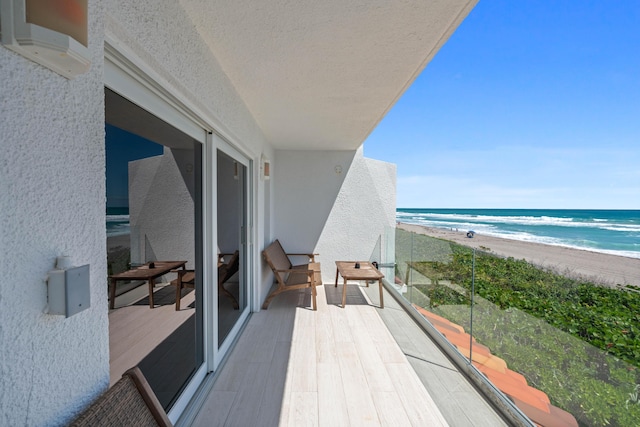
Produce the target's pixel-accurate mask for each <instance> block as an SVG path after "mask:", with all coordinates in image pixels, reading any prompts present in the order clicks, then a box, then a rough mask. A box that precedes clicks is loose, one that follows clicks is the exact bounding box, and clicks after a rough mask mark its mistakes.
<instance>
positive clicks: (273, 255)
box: [262, 239, 292, 273]
mask: <svg viewBox="0 0 640 427" xmlns="http://www.w3.org/2000/svg"><path fill="white" fill-rule="evenodd" d="M262 254H263V255H264V258H265V259H266V260H267V263H268V264H269V266H270V267H271V269H273V270H289V269H291V265H292V264H291V260H290V259H289V257H288V256H287V254H286V252H285V251H284V249H282V245H281V244H280V241H279V240H278V239H276V240H275V241H274V242H273V243H272V244H270V245H269V246H267V247H266V248H265V249H264V251H262ZM274 273H275V271H274Z"/></svg>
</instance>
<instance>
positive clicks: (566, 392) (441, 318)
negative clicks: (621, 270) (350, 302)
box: [379, 229, 640, 426]
mask: <svg viewBox="0 0 640 427" xmlns="http://www.w3.org/2000/svg"><path fill="white" fill-rule="evenodd" d="M379 247H380V258H379V259H381V260H382V262H381V263H380V265H381V266H380V268H381V270H382V272H383V273H384V274H385V277H386V280H387V281H388V285H389V286H388V287H389V288H393V289H394V290H395V293H396V295H397V296H400V297H401V298H402V299H404V300H405V301H406V302H407V303H408V304H410V305H411V306H412V307H413V308H414V309H415V310H416V312H418V313H419V314H420V315H421V316H423V317H424V318H425V319H426V320H427V321H428V322H429V323H430V324H431V325H432V326H433V329H435V330H437V332H436V334H439V335H440V336H441V337H444V338H446V342H448V343H449V344H450V346H451V347H452V348H455V353H456V354H457V355H458V356H459V357H460V358H462V360H463V362H464V363H466V364H467V365H469V366H473V368H472V371H473V372H475V373H476V374H477V376H478V377H479V378H482V379H483V380H484V379H487V380H488V381H490V382H491V383H492V384H493V386H494V387H491V389H494V388H495V389H498V390H500V392H502V394H503V396H506V397H507V398H508V400H509V401H511V402H512V403H513V404H514V405H515V407H517V408H518V410H519V411H520V412H521V413H524V414H525V415H526V416H527V417H528V418H529V419H530V420H531V421H533V422H534V423H536V424H538V425H543V426H544V425H567V426H570V425H580V426H635V425H640V293H638V291H637V290H636V289H630V288H626V289H620V288H616V289H612V288H603V287H600V286H597V285H594V284H591V283H585V282H582V281H576V280H572V279H570V278H567V277H563V276H560V275H557V274H552V273H550V272H548V271H544V270H540V269H538V268H536V267H535V266H533V265H531V264H528V263H526V262H525V261H522V260H515V259H513V258H508V259H505V258H500V257H497V256H495V255H492V254H490V253H488V252H484V251H480V250H474V249H471V248H468V247H465V246H460V245H457V244H455V243H452V242H448V241H444V240H440V239H436V238H432V237H429V236H424V235H420V234H416V233H412V232H408V231H404V230H402V229H391V230H388V231H387V232H386V233H385V235H384V236H382V237H381V243H380V245H379ZM393 254H395V260H392V258H391V257H392V256H393ZM385 259H386V260H387V262H384V260H385Z"/></svg>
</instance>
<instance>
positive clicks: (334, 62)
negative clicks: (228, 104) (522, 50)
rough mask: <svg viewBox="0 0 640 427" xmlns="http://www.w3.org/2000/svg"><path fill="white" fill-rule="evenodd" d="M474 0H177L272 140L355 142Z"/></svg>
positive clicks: (295, 145) (336, 146)
mask: <svg viewBox="0 0 640 427" xmlns="http://www.w3.org/2000/svg"><path fill="white" fill-rule="evenodd" d="M476 2H477V0H394V1H388V0H386V1H383V0H348V1H345V0H321V1H319V0H295V1H293V0H262V1H255V0H234V1H216V2H212V1H210V0H180V3H181V4H182V6H183V7H184V9H185V11H186V12H187V13H188V14H189V16H190V17H191V19H192V21H193V23H194V25H195V26H196V28H197V31H198V32H199V33H200V34H201V36H202V38H203V39H204V40H205V42H206V43H207V44H208V46H209V48H210V49H211V51H212V52H213V54H214V55H215V56H216V57H217V59H218V61H219V62H220V64H221V66H222V68H223V69H224V70H225V72H226V73H227V75H228V76H229V78H230V79H231V81H232V83H233V84H234V86H235V87H236V89H237V91H238V92H239V94H240V96H242V98H243V99H244V101H245V103H246V105H247V107H248V108H249V110H250V111H251V112H252V114H253V115H254V117H255V119H256V121H257V123H258V125H259V126H260V127H261V129H262V130H263V132H264V134H265V135H266V137H267V139H268V140H269V142H271V143H272V144H273V145H274V146H275V147H276V148H278V149H308V150H353V149H356V148H357V147H359V146H360V145H361V144H362V142H363V141H364V140H365V139H366V137H367V136H368V135H369V133H370V132H371V131H372V130H373V129H374V127H375V126H376V125H377V124H378V122H379V121H380V120H381V119H382V117H383V116H384V115H385V114H386V113H387V112H388V111H389V109H390V108H391V107H392V106H393V104H394V103H395V102H396V101H397V100H398V98H399V97H400V96H401V95H402V93H403V92H404V91H405V90H406V89H407V88H408V87H409V86H410V85H411V83H412V82H413V81H414V79H415V78H416V77H417V76H418V75H419V73H420V72H421V71H422V69H423V68H424V67H425V66H426V64H427V63H428V62H429V61H430V60H431V59H432V58H433V57H434V55H435V54H436V52H437V51H438V49H440V47H441V46H442V45H443V44H444V43H445V42H446V40H447V39H448V38H449V36H450V35H451V34H452V32H453V31H454V30H455V29H456V27H457V26H458V25H459V24H460V23H461V22H462V20H463V19H464V18H465V17H466V15H467V14H468V13H469V12H470V10H471V9H472V8H473V6H475V4H476Z"/></svg>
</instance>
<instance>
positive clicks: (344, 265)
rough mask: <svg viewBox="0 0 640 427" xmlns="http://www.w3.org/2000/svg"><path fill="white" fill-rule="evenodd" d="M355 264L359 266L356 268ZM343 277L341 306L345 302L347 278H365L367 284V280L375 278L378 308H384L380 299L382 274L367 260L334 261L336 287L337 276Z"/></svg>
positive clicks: (336, 284)
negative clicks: (377, 289) (378, 291)
mask: <svg viewBox="0 0 640 427" xmlns="http://www.w3.org/2000/svg"><path fill="white" fill-rule="evenodd" d="M356 264H357V265H358V267H359V268H356ZM339 275H340V276H342V278H343V279H344V285H343V287H342V308H344V306H345V305H346V303H347V280H365V281H367V286H369V280H377V281H378V285H379V286H380V308H384V300H383V299H382V279H383V278H384V274H382V273H380V271H379V270H378V269H377V268H375V267H374V266H373V264H371V263H370V262H369V261H336V283H335V286H336V287H338V276H339Z"/></svg>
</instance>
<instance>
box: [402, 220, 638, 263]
mask: <svg viewBox="0 0 640 427" xmlns="http://www.w3.org/2000/svg"><path fill="white" fill-rule="evenodd" d="M396 218H397V220H398V221H399V222H405V223H409V224H417V225H424V226H427V227H437V228H447V229H458V230H460V231H469V230H473V231H475V232H476V233H479V234H484V235H488V236H495V237H502V238H507V239H514V240H522V241H527V242H536V243H545V244H549V245H557V246H567V247H572V248H579V249H585V250H590V251H595V252H603V253H609V254H613V255H621V256H627V257H632V258H640V210H563V209H398V210H397V211H396Z"/></svg>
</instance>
